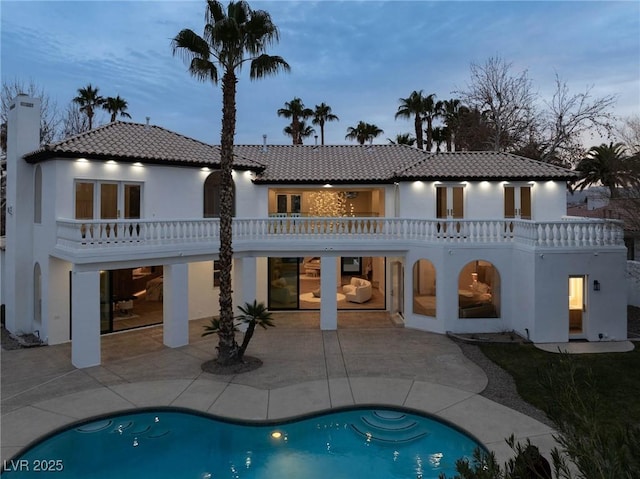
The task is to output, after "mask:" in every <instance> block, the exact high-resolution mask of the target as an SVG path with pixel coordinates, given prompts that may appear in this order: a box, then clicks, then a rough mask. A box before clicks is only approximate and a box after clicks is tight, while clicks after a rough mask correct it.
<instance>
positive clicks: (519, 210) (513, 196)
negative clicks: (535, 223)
mask: <svg viewBox="0 0 640 479" xmlns="http://www.w3.org/2000/svg"><path fill="white" fill-rule="evenodd" d="M504 217H505V218H521V219H523V220H530V219H531V186H511V185H505V187H504Z"/></svg>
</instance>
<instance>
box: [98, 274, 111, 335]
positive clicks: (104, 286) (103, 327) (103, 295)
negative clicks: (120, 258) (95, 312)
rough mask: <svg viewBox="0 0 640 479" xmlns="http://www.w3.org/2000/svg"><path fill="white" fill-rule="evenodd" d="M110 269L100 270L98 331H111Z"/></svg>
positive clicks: (102, 332)
mask: <svg viewBox="0 0 640 479" xmlns="http://www.w3.org/2000/svg"><path fill="white" fill-rule="evenodd" d="M112 289H113V288H112V285H111V271H100V333H101V334H104V333H110V332H112V331H113V293H112Z"/></svg>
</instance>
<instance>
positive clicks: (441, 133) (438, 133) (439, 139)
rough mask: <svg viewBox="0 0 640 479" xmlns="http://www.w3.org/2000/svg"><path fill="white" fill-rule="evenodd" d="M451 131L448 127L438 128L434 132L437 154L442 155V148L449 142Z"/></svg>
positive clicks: (433, 137)
mask: <svg viewBox="0 0 640 479" xmlns="http://www.w3.org/2000/svg"><path fill="white" fill-rule="evenodd" d="M448 137H449V131H448V128H447V127H446V126H436V127H435V128H434V129H433V132H432V139H433V142H434V143H435V145H436V152H437V153H440V151H441V150H440V146H441V145H442V144H443V143H444V142H446V141H447V138H448Z"/></svg>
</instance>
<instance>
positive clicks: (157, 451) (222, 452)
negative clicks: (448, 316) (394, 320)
mask: <svg viewBox="0 0 640 479" xmlns="http://www.w3.org/2000/svg"><path fill="white" fill-rule="evenodd" d="M477 446H480V444H479V443H477V442H476V441H475V440H474V439H472V438H471V437H469V436H468V435H466V434H464V433H463V432H461V431H459V430H457V429H455V428H453V427H451V426H448V425H446V424H444V423H442V422H439V421H437V420H434V419H431V418H428V417H425V416H421V415H416V414H412V413H409V412H407V411H404V410H399V409H387V408H373V409H372V408H368V409H349V410H340V411H338V412H329V413H326V414H322V415H315V416H308V417H306V418H302V419H297V420H295V421H287V422H281V423H279V424H274V423H270V424H265V423H248V424H247V423H237V422H228V421H226V420H221V419H219V418H213V417H210V416H205V415H201V414H195V413H190V412H187V411H184V410H170V409H169V410H166V409H161V410H145V411H143V412H135V413H131V414H122V415H118V416H112V417H108V418H101V419H98V420H96V421H93V422H88V423H83V424H80V425H75V426H73V427H71V428H69V429H66V430H64V431H62V432H59V433H57V434H55V435H53V436H51V437H48V438H46V439H45V440H44V441H42V442H40V443H38V444H36V445H35V446H33V447H31V448H30V449H28V450H27V451H25V452H24V453H23V454H21V455H20V456H19V457H17V458H14V459H13V460H11V461H5V464H4V465H3V470H4V474H3V476H6V477H19V478H23V477H24V478H29V477H38V478H43V477H56V478H60V479H62V478H72V477H73V478H76V477H77V478H96V479H98V478H109V479H111V478H192V479H287V478H292V479H294V478H295V479H316V478H317V479H320V478H322V479H326V478H331V479H342V478H344V479H347V478H349V479H352V478H358V479H360V478H367V479H383V478H384V479H390V478H407V479H416V478H420V477H421V478H423V479H427V478H437V477H438V475H439V474H440V473H442V472H444V473H446V474H447V476H449V477H452V476H453V475H454V474H455V461H456V460H457V459H459V458H461V457H469V458H470V457H471V456H472V454H473V450H474V449H475V448H476V447H477ZM481 447H482V446H481ZM35 469H39V470H35ZM43 469H44V472H43ZM60 469H62V470H60ZM47 470H48V471H49V472H46V471H47Z"/></svg>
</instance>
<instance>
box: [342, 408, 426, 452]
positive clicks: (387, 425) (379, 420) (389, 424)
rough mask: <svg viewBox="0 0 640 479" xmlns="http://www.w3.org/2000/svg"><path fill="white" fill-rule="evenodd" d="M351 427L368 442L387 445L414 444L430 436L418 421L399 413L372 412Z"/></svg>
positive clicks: (361, 417)
mask: <svg viewBox="0 0 640 479" xmlns="http://www.w3.org/2000/svg"><path fill="white" fill-rule="evenodd" d="M350 427H351V429H352V430H353V431H354V432H355V433H356V434H358V435H360V436H362V437H363V438H365V439H366V440H367V441H376V442H380V443H386V444H400V443H407V442H412V441H416V440H418V439H421V438H423V437H425V436H426V435H428V434H429V431H427V430H426V428H424V426H422V425H420V424H419V423H418V422H417V421H416V420H414V419H413V418H411V417H409V416H407V415H406V414H403V413H401V412H398V411H386V410H385V411H371V412H369V413H367V414H364V415H362V416H360V421H358V422H357V423H353V424H350Z"/></svg>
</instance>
